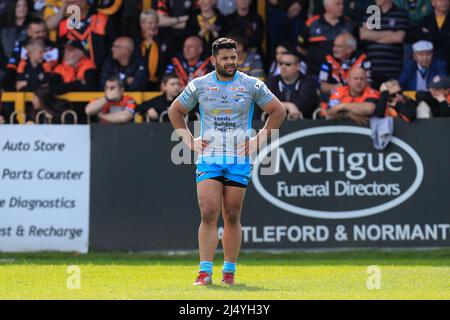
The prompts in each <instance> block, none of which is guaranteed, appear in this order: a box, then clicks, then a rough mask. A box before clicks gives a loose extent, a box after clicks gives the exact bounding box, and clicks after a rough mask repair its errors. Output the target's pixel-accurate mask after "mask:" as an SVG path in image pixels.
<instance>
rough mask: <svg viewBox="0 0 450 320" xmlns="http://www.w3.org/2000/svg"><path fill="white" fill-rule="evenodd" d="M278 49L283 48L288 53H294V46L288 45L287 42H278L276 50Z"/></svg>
mask: <svg viewBox="0 0 450 320" xmlns="http://www.w3.org/2000/svg"><path fill="white" fill-rule="evenodd" d="M278 47H283V48H285V49H286V50H287V51H289V52H294V51H296V50H295V46H294V45H292V43H290V42H289V41H282V42H280V43H279V44H278V45H277V46H276V48H278Z"/></svg>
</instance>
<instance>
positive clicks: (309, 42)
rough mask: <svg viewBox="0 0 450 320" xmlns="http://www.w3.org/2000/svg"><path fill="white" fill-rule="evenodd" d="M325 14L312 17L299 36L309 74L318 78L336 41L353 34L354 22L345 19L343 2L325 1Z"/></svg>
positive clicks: (337, 0)
mask: <svg viewBox="0 0 450 320" xmlns="http://www.w3.org/2000/svg"><path fill="white" fill-rule="evenodd" d="M324 6H325V13H324V14H323V15H317V16H314V17H312V18H311V19H309V20H308V21H307V22H306V28H305V29H304V30H303V33H302V34H301V36H299V38H298V40H299V43H298V44H299V50H300V52H301V53H302V54H303V55H304V56H306V63H307V65H308V73H309V74H310V75H312V76H314V77H316V78H317V77H318V75H319V72H320V67H321V65H322V62H323V61H324V60H325V56H326V55H327V54H331V52H332V48H333V42H334V39H335V38H336V37H337V36H338V35H339V34H341V33H343V32H345V31H346V32H350V33H352V32H353V29H354V27H353V24H352V22H351V21H350V20H349V19H348V18H346V17H344V1H343V0H325V1H324Z"/></svg>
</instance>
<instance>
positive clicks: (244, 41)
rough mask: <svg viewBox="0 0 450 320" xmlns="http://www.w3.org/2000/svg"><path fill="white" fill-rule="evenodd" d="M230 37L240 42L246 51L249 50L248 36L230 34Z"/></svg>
mask: <svg viewBox="0 0 450 320" xmlns="http://www.w3.org/2000/svg"><path fill="white" fill-rule="evenodd" d="M228 37H229V38H230V39H232V40H234V41H236V44H237V43H240V44H241V45H242V46H243V47H244V51H247V50H248V37H246V36H244V35H242V34H230V35H229V36H228Z"/></svg>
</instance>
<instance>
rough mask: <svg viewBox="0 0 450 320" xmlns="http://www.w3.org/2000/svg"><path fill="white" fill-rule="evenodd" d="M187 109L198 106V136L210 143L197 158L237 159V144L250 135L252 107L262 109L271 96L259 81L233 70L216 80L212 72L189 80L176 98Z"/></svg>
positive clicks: (214, 73)
mask: <svg viewBox="0 0 450 320" xmlns="http://www.w3.org/2000/svg"><path fill="white" fill-rule="evenodd" d="M177 99H178V101H179V102H180V103H181V104H182V105H183V106H184V107H186V108H187V109H189V110H192V109H193V108H194V107H195V106H196V105H197V103H199V110H200V118H201V120H200V122H201V129H200V135H201V136H202V138H203V139H205V140H206V141H209V142H210V146H209V147H208V148H207V149H206V150H205V151H204V153H203V154H202V155H201V157H214V156H227V157H237V148H236V147H237V145H239V144H240V143H242V142H243V141H245V138H246V137H249V136H250V134H251V125H252V118H253V109H254V107H255V104H256V105H258V106H259V107H260V108H262V109H264V107H265V106H266V105H267V104H268V103H269V102H270V101H271V100H272V99H273V94H272V92H270V90H269V89H268V88H267V86H266V85H265V84H264V83H263V82H262V81H261V80H259V79H257V78H254V77H251V76H248V75H246V74H245V73H242V72H239V71H237V72H236V74H235V76H234V78H233V80H231V81H220V80H218V79H217V75H216V72H215V71H213V72H211V73H208V74H207V75H205V76H203V77H200V78H196V79H194V80H192V81H191V82H190V83H189V84H188V85H187V87H186V88H185V89H184V91H183V92H182V93H181V94H180V96H179V97H178V98H177Z"/></svg>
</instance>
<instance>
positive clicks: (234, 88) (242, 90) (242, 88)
mask: <svg viewBox="0 0 450 320" xmlns="http://www.w3.org/2000/svg"><path fill="white" fill-rule="evenodd" d="M231 91H240V92H245V88H244V87H231Z"/></svg>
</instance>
